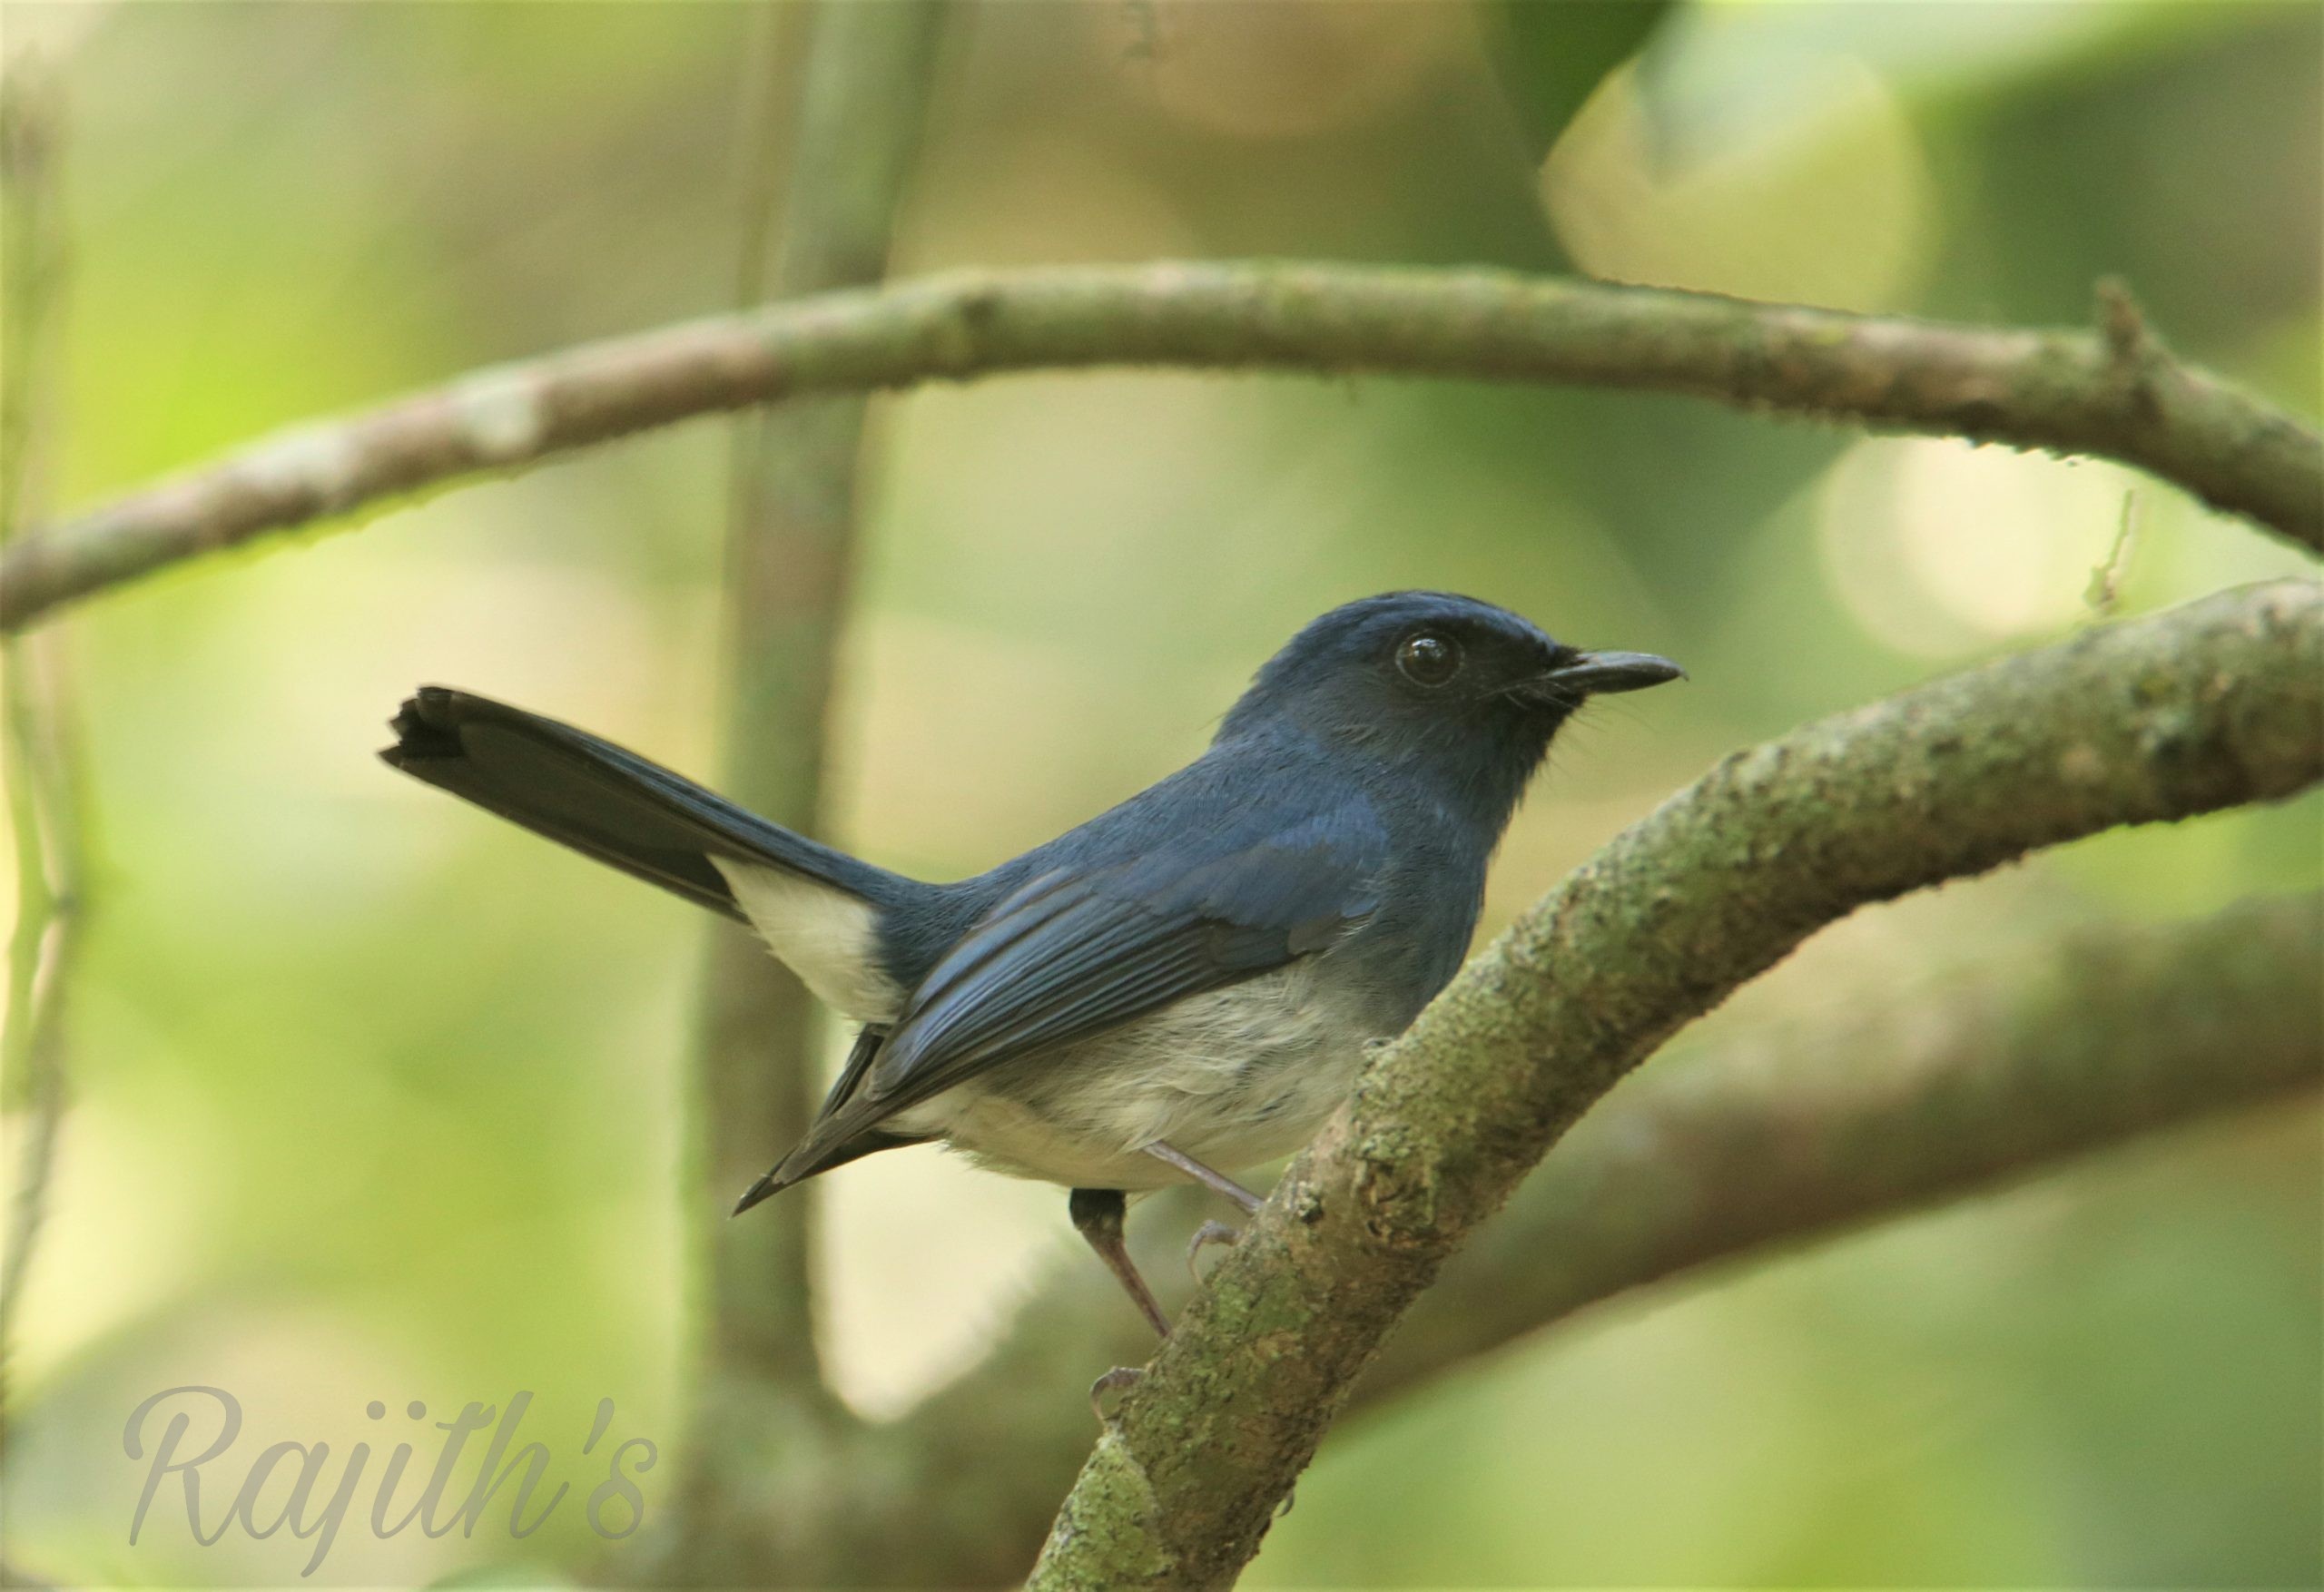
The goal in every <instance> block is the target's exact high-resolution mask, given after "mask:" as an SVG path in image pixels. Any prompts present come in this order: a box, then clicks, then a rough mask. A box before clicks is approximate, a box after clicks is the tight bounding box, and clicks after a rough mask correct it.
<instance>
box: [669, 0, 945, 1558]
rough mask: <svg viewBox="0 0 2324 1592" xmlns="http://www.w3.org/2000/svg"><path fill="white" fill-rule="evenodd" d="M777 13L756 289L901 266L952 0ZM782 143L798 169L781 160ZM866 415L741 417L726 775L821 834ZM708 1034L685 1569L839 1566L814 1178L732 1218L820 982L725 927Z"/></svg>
mask: <svg viewBox="0 0 2324 1592" xmlns="http://www.w3.org/2000/svg"><path fill="white" fill-rule="evenodd" d="M776 9H777V10H778V11H779V12H780V13H781V14H782V15H780V17H779V18H778V19H777V20H773V21H770V20H767V19H766V18H764V17H762V18H761V19H760V22H759V25H757V26H756V28H755V29H754V38H755V42H756V43H757V44H758V45H759V47H760V49H759V54H758V57H757V58H756V59H754V60H753V63H752V64H751V70H752V71H753V72H754V73H757V74H763V75H762V77H761V79H760V83H759V84H758V85H756V86H755V87H754V94H755V95H756V96H757V97H758V98H760V99H761V100H762V102H763V105H764V106H765V107H766V108H767V110H768V111H769V112H770V113H768V114H766V115H765V116H763V118H761V120H762V123H763V124H762V125H761V126H759V127H758V128H756V129H754V130H753V133H752V134H751V136H752V137H753V140H754V142H755V145H756V147H755V148H754V149H753V151H752V152H751V154H752V162H753V163H752V169H751V171H750V173H749V175H748V176H747V177H746V183H745V186H746V201H747V202H748V203H749V204H750V205H751V207H752V208H753V211H754V214H753V217H752V218H751V219H750V220H749V221H748V223H747V231H748V237H747V238H746V241H745V247H744V259H743V270H744V273H745V280H744V282H743V300H744V302H745V303H746V304H747V303H755V302H757V301H759V300H763V299H774V298H788V297H792V296H794V295H798V294H802V293H812V292H817V291H821V290H826V289H832V288H840V287H850V286H857V285H861V284H864V283H869V282H875V281H877V280H880V278H881V276H882V275H884V274H885V271H886V266H887V257H888V249H889V240H890V235H891V228H892V224H893V219H894V216H895V213H896V210H897V207H898V204H899V201H900V200H901V196H902V193H903V191H904V187H905V182H906V180H907V178H908V176H909V173H910V171H911V163H912V157H913V155H914V153H915V152H916V151H917V150H918V148H919V145H920V141H921V126H922V123H923V122H924V120H925V113H926V108H927V103H928V95H929V88H930V84H931V80H932V78H933V74H934V65H935V60H936V54H937V44H938V39H939V34H940V24H941V21H942V16H943V8H942V6H941V5H940V4H938V3H937V0H881V3H879V4H856V3H849V0H824V3H823V4H820V5H816V6H814V7H813V8H812V10H808V9H805V8H802V7H791V6H785V7H779V8H776ZM802 34H803V35H804V40H805V52H804V59H803V66H801V67H800V68H797V69H795V70H794V69H793V67H792V66H791V62H792V61H793V59H796V58H798V54H799V52H798V51H797V49H796V48H795V47H794V42H795V41H796V40H797V39H798V38H799V37H800V36H801V35H802ZM793 76H795V79H796V82H795V90H794V92H793V93H788V94H786V93H783V92H782V85H783V84H784V83H785V79H786V77H793ZM769 84H773V85H776V86H774V87H773V88H770V87H768V86H767V85H769ZM785 111H787V112H788V114H787V116H786V115H784V114H783V112H785ZM783 139H787V142H788V146H789V147H788V159H787V161H783V162H778V161H774V160H772V159H770V158H769V156H768V152H769V151H771V150H772V149H773V147H774V145H775V143H776V142H777V141H778V140H783ZM778 172H779V173H780V175H779V177H778ZM778 188H780V189H781V190H782V191H783V200H782V202H781V203H780V204H779V205H778V204H777V203H776V202H775V200H774V194H775V192H776V190H777V189H778ZM771 223H776V225H775V226H774V228H773V231H772V232H770V224H771ZM770 236H772V238H773V248H772V250H770V249H769V248H768V242H767V241H768V239H769V237H770ZM769 252H771V253H772V255H773V260H772V265H771V268H770V266H769V264H768V262H767V258H766V257H767V255H768V253H769ZM863 416H864V400H863V399H862V398H831V399H822V400H818V401H815V402H811V403H805V404H800V405H796V406H792V407H789V408H783V409H780V410H773V411H769V412H766V413H763V414H756V415H748V416H745V417H744V418H743V419H742V420H741V421H740V422H739V423H738V425H737V427H736V430H735V438H734V474H733V480H732V491H733V496H732V521H731V526H730V532H729V536H728V541H727V572H726V585H727V595H728V610H727V638H726V647H727V693H728V701H727V703H726V714H725V716H726V723H727V735H726V742H727V744H726V750H725V756H724V763H725V769H724V786H725V789H726V790H727V791H728V792H729V793H730V794H731V795H733V796H734V799H735V800H737V801H741V802H743V804H744V805H746V806H748V807H751V808H753V809H754V810H756V811H760V812H763V813H764V814H765V815H766V816H767V817H769V818H772V819H773V820H774V821H776V822H778V823H781V824H784V825H786V826H788V827H790V828H792V829H795V830H802V831H803V832H806V833H810V834H812V833H815V832H816V831H817V830H820V829H821V827H822V821H823V815H824V810H823V801H822V775H823V767H824V749H825V741H826V724H825V717H826V713H827V711H828V708H829V705H830V700H831V689H832V669H833V660H834V656H835V654H836V652H837V648H838V645H839V641H840V636H841V632H842V626H843V624H844V623H845V616H846V608H847V600H848V590H849V577H850V575H851V573H852V564H853V543H854V537H855V524H856V517H857V506H858V496H859V492H858V480H859V455H860V451H861V447H860V444H861V438H862V428H863ZM702 1029H703V1036H702V1043H701V1050H700V1059H699V1078H698V1084H697V1091H698V1098H699V1100H700V1102H701V1109H702V1112H703V1116H704V1142H705V1150H706V1154H705V1155H704V1169H705V1174H706V1177H707V1183H708V1186H707V1187H703V1188H697V1189H695V1190H693V1191H691V1194H690V1198H691V1199H692V1200H693V1202H694V1204H695V1205H696V1206H697V1207H698V1209H700V1210H701V1211H702V1212H703V1213H704V1217H705V1219H707V1220H711V1221H714V1222H715V1223H717V1231H716V1232H715V1233H714V1235H713V1237H712V1238H711V1240H710V1268H709V1281H708V1297H707V1299H706V1301H705V1312H706V1316H707V1322H706V1330H707V1335H708V1341H707V1344H706V1352H707V1360H708V1363H707V1365H706V1366H705V1368H704V1378H703V1385H702V1388H701V1391H700V1398H701V1403H700V1405H699V1408H698V1410H697V1413H696V1418H695V1422H694V1441H693V1442H692V1443H691V1444H689V1445H688V1453H689V1464H690V1467H691V1474H690V1475H689V1477H688V1480H687V1485H686V1487H685V1489H684V1502H683V1504H682V1508H683V1509H684V1513H685V1515H686V1517H687V1518H688V1522H689V1524H688V1526H687V1527H686V1528H684V1537H685V1538H686V1541H685V1543H684V1546H683V1547H682V1548H681V1549H680V1558H681V1573H682V1574H683V1575H684V1577H686V1578H688V1579H696V1578H713V1579H721V1580H725V1579H754V1580H764V1579H766V1578H769V1577H783V1578H785V1579H794V1578H795V1579H817V1578H825V1577H828V1576H829V1575H830V1574H832V1573H833V1572H834V1571H835V1570H836V1568H837V1567H833V1566H824V1565H818V1564H815V1563H812V1562H810V1561H811V1560H812V1558H815V1557H816V1555H815V1554H814V1552H813V1550H812V1548H811V1547H810V1539H811V1538H816V1537H817V1536H818V1530H817V1528H816V1527H815V1526H814V1525H813V1524H812V1520H811V1518H810V1517H812V1514H813V1513H814V1501H815V1499H817V1498H818V1497H819V1496H822V1493H823V1490H824V1489H828V1488H829V1487H830V1486H831V1485H832V1478H831V1477H830V1476H829V1475H828V1469H829V1466H828V1459H829V1454H830V1448H831V1445H832V1441H833V1440H835V1439H836V1438H837V1437H838V1436H839V1435H840V1434H841V1433H842V1432H843V1431H844V1430H845V1429H846V1428H847V1426H848V1422H847V1420H846V1417H845V1414H844V1411H843V1410H842V1408H841V1407H840V1405H839V1404H838V1401H837V1400H836V1399H835V1397H834V1396H833V1395H832V1392H831V1391H830V1389H829V1387H828V1385H827V1383H826V1382H825V1381H824V1379H823V1376H822V1366H821V1363H820V1361H819V1359H818V1357H817V1354H816V1351H815V1341H814V1311H813V1304H812V1285H813V1273H814V1265H813V1258H814V1257H813V1249H814V1228H815V1204H816V1191H815V1188H814V1185H812V1184H809V1185H807V1186H805V1187H803V1188H799V1189H794V1190H793V1191H790V1192H789V1193H786V1194H784V1195H783V1197H782V1198H780V1199H777V1200H774V1201H771V1202H769V1203H768V1204H766V1205H763V1206H761V1207H759V1208H758V1209H756V1210H753V1212H752V1213H751V1214H750V1215H749V1216H748V1217H747V1218H745V1219H743V1220H739V1221H733V1222H729V1221H728V1220H727V1219H726V1218H725V1215H724V1211H725V1207H726V1204H727V1203H728V1202H731V1201H732V1200H733V1199H734V1196H735V1195H736V1194H738V1193H739V1192H740V1191H741V1190H742V1189H743V1188H745V1187H747V1186H748V1185H749V1184H750V1183H751V1181H752V1180H753V1178H755V1177H756V1176H757V1175H758V1174H761V1173H763V1172H764V1171H765V1170H766V1168H767V1167H768V1166H769V1165H772V1164H773V1161H774V1160H775V1159H776V1158H777V1157H778V1156H779V1155H781V1154H782V1153H783V1151H784V1150H785V1149H787V1148H789V1147H790V1146H791V1145H793V1143H795V1142H796V1141H797V1140H798V1138H799V1137H800V1136H801V1135H803V1133H804V1132H805V1131H806V1127H807V1124H808V1121H809V1119H810V1118H811V1117H812V1115H813V1112H814V1107H815V1104H816V1100H817V1097H818V1096H819V1094H820V1085H819V1081H818V1076H817V1075H818V1069H817V1066H816V1065H815V1064H816V1056H817V1046H816V1044H815V1039H816V1014H815V1012H814V1010H813V1009H812V1002H811V999H810V997H809V996H808V994H807V992H806V990H805V989H804V988H803V987H802V986H801V985H800V984H799V982H798V981H797V980H796V979H795V978H793V977H791V975H790V974H789V973H788V972H786V971H784V970H783V969H782V968H779V967H777V966H776V965H775V964H773V961H772V960H771V958H768V956H767V955H766V953H765V952H764V950H763V948H760V947H759V946H758V945H757V944H756V943H755V942H753V941H751V940H748V939H747V938H744V937H743V936H741V935H738V934H731V933H730V934H721V935H720V936H719V937H718V938H717V940H716V941H715V943H714V946H713V948H712V951H711V955H710V961H709V970H708V980H707V988H706V989H705V992H704V1012H703V1023H702Z"/></svg>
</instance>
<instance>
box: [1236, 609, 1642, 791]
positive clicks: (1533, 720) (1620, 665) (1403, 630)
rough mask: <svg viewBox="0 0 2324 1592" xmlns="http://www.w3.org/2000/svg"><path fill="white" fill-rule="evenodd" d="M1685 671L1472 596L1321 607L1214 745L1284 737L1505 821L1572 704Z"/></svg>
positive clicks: (1273, 660)
mask: <svg viewBox="0 0 2324 1592" xmlns="http://www.w3.org/2000/svg"><path fill="white" fill-rule="evenodd" d="M1684 673H1685V671H1684V670H1682V669H1680V668H1679V665H1678V664H1676V663H1672V662H1670V661H1669V659H1668V658H1658V657H1656V656H1654V655H1653V654H1650V653H1610V652H1583V651H1581V649H1579V648H1576V647H1571V646H1567V645H1564V644H1561V643H1560V642H1557V641H1554V640H1552V639H1551V638H1550V637H1549V636H1548V635H1546V634H1543V633H1542V631H1541V627H1540V626H1538V625H1536V624H1532V623H1531V621H1530V620H1527V619H1523V618H1521V617H1520V616H1519V615H1517V614H1512V613H1511V612H1509V610H1507V609H1506V608H1497V607H1495V606H1494V605H1493V604H1491V603H1482V602H1479V601H1478V600H1477V599H1475V598H1474V597H1462V596H1456V595H1452V594H1450V593H1446V592H1390V593H1387V594H1385V595H1381V596H1377V597H1365V598H1364V599H1362V600H1361V601H1359V602H1354V603H1349V604H1345V605H1344V606H1342V607H1338V608H1334V609H1333V610H1332V611H1331V612H1330V613H1328V614H1324V616H1323V617H1321V618H1320V619H1317V620H1315V621H1314V622H1313V623H1312V624H1309V625H1308V626H1307V627H1306V628H1305V629H1304V630H1302V631H1301V632H1300V633H1299V634H1297V635H1295V636H1293V637H1292V638H1291V640H1290V642H1289V643H1288V644H1286V645H1285V647H1284V649H1283V650H1282V651H1281V652H1279V653H1277V654H1275V656H1274V657H1273V658H1271V659H1269V660H1268V661H1267V663H1266V665H1265V667H1264V668H1262V669H1261V670H1260V671H1259V673H1258V677H1257V678H1256V679H1255V680H1254V681H1253V682H1252V683H1251V687H1250V689H1249V690H1248V691H1246V692H1245V693H1243V697H1242V700H1241V701H1239V702H1237V703H1236V704H1235V706H1234V708H1233V710H1232V711H1231V712H1228V713H1227V715H1226V721H1225V722H1224V723H1222V724H1221V725H1220V727H1219V732H1218V737H1219V740H1220V741H1222V742H1224V741H1226V740H1228V739H1230V738H1234V737H1238V736H1241V735H1245V734H1249V733H1252V732H1291V733H1295V734H1298V735H1301V736H1304V737H1306V738H1309V739H1313V740H1317V741H1321V742H1325V743H1327V744H1329V745H1332V746H1335V747H1344V748H1346V749H1348V750H1349V751H1351V752H1355V753H1357V754H1359V755H1362V756H1364V757H1365V758H1366V759H1367V760H1372V761H1377V762H1385V763H1388V764H1393V765H1395V766H1398V767H1402V768H1409V769H1413V770H1416V771H1422V772H1423V773H1426V774H1429V775H1433V776H1441V777H1442V778H1443V779H1444V780H1446V781H1451V784H1452V787H1453V788H1454V789H1455V790H1456V791H1460V792H1462V793H1463V794H1468V795H1473V796H1474V797H1475V798H1476V799H1477V800H1478V801H1480V802H1481V803H1482V804H1483V805H1485V806H1487V807H1498V808H1499V809H1500V810H1501V812H1502V816H1503V817H1505V816H1506V814H1507V812H1508V810H1509V809H1510V808H1512V807H1513V806H1514V805H1515V803H1516V801H1517V798H1518V796H1519V795H1520V794H1521V792H1522V791H1523V790H1524V786H1525V782H1526V781H1527V780H1529V779H1530V778H1531V776H1532V773H1533V771H1534V770H1535V769H1536V768H1537V767H1539V766H1540V763H1541V758H1542V756H1543V755H1544V754H1545V753H1546V752H1548V751H1549V746H1550V740H1551V737H1552V736H1553V735H1555V734H1556V733H1557V731H1558V727H1559V726H1560V725H1561V724H1562V723H1564V722H1565V721H1566V720H1567V719H1568V718H1570V717H1571V716H1572V714H1573V712H1575V710H1576V709H1578V708H1580V707H1581V704H1582V703H1585V702H1587V701H1588V700H1589V699H1590V698H1591V697H1593V696H1603V695H1607V694H1609V693H1614V692H1620V691H1639V690H1642V689H1644V688H1645V687H1647V686H1649V685H1659V684H1661V683H1663V682H1665V681H1669V680H1677V679H1679V678H1682V677H1683V675H1684Z"/></svg>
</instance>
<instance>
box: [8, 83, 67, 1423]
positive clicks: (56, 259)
mask: <svg viewBox="0 0 2324 1592" xmlns="http://www.w3.org/2000/svg"><path fill="white" fill-rule="evenodd" d="M63 120H64V118H63V114H62V108H61V104H60V103H59V100H58V97H57V91H56V90H55V88H54V85H53V84H51V83H50V82H49V81H48V80H47V79H46V77H45V76H44V74H40V73H39V72H38V70H37V68H36V66H35V65H34V64H30V63H27V64H25V65H23V66H21V67H20V68H19V69H18V70H17V71H15V73H12V74H10V77H9V79H8V81H7V83H6V84H5V86H0V236H4V237H5V245H6V246H5V254H0V342H5V347H6V349H7V355H8V357H7V359H6V363H5V368H0V547H5V545H7V543H8V542H9V541H10V540H11V539H12V538H13V537H14V536H15V534H16V532H17V530H18V529H19V527H20V526H22V525H23V524H24V521H25V506H26V505H27V503H28V502H29V501H30V500H31V497H32V495H33V494H32V487H31V485H30V482H31V479H32V477H33V476H34V473H35V467H36V465H37V462H38V461H37V458H36V456H35V448H34V443H35V441H37V440H40V439H41V437H40V430H41V422H42V421H43V420H44V418H45V416H44V404H45V400H46V399H47V398H48V396H49V395H48V393H47V391H46V390H45V389H44V386H43V383H44V379H45V378H46V377H47V375H48V362H47V359H46V358H45V357H44V356H45V355H46V353H47V351H48V345H49V341H50V339H51V338H52V336H53V334H54V330H55V310H56V302H55V301H56V294H57V289H58V285H59V283H60V280H61V277H62V264H63V257H64V250H63V230H62V220H61V211H60V207H59V206H58V203H57V192H56V155H57V150H58V146H59V144H60V142H61V139H62V132H63ZM63 644H64V638H63V636H62V635H61V634H42V635H40V636H35V637H23V636H15V637H9V638H7V639H5V641H0V785H5V788H6V791H7V813H8V826H9V831H10V837H11V840H12V843H13V849H14V851H15V875H16V889H15V896H16V899H15V927H14V929H13V930H12V932H11V934H10V936H9V943H8V970H7V1009H6V1013H5V1028H0V1094H5V1098H6V1100H7V1103H8V1105H9V1106H10V1107H11V1108H16V1107H19V1106H20V1107H21V1108H22V1110H23V1111H24V1113H25V1124H24V1129H23V1142H22V1145H21V1150H20V1154H19V1155H18V1167H17V1177H16V1186H15V1190H14V1191H13V1194H12V1198H11V1200H10V1204H9V1207H8V1214H7V1235H6V1237H7V1247H6V1252H5V1258H0V1458H5V1452H6V1447H7V1439H8V1433H9V1430H10V1428H11V1426H12V1424H13V1416H14V1399H13V1397H12V1394H13V1392H14V1387H13V1385H12V1378H11V1374H10V1373H11V1371H13V1363H12V1359H13V1346H14V1343H15V1326H16V1317H17V1312H18V1311H19V1309H20V1308H21V1306H22V1304H23V1302H24V1293H25V1284H26V1282H27V1281H28V1279H29V1278H30V1276H31V1274H32V1263H33V1257H34V1251H35V1249H36V1248H37V1246H38V1243H39V1239H40V1230H41V1221H42V1217H43V1215H44V1214H45V1210H46V1206H47V1199H48V1188H49V1184H50V1182H51V1180H52V1178H53V1176H54V1172H55V1166H56V1153H57V1140H58V1136H59V1133H60V1130H61V1128H62V1126H63V1122H64V1103H65V1096H66V1087H65V1054H64V1017H65V1010H64V1006H65V996H66V992H67V989H68V987H69V975H70V973H71V970H72V968H73V965H74V961H75V959H76V958H77V954H78V951H79V948H80V943H81V932H82V926H83V919H84V894H83V886H82V880H83V877H84V874H85V872H86V869H85V867H84V861H83V850H84V841H83V821H82V811H83V806H84V790H83V784H84V781H83V779H82V777H81V772H80V768H79V760H78V757H77V754H76V748H75V744H74V736H73V733H72V723H71V716H70V712H69V702H68V698H67V694H66V691H65V674H64V658H63Z"/></svg>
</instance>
